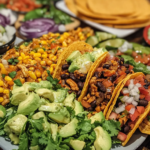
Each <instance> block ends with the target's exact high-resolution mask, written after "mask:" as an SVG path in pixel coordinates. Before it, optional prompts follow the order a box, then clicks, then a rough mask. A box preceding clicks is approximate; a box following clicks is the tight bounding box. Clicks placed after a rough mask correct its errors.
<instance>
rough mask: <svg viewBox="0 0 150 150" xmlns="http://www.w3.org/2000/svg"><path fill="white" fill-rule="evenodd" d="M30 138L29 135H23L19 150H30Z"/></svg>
mask: <svg viewBox="0 0 150 150" xmlns="http://www.w3.org/2000/svg"><path fill="white" fill-rule="evenodd" d="M28 144H29V143H28V136H27V133H23V134H22V135H20V137H19V149H18V150H27V149H28V147H29V146H28Z"/></svg>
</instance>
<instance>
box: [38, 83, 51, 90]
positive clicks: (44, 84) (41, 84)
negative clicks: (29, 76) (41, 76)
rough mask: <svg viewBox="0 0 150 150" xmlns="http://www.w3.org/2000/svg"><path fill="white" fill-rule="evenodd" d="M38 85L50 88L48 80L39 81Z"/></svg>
mask: <svg viewBox="0 0 150 150" xmlns="http://www.w3.org/2000/svg"><path fill="white" fill-rule="evenodd" d="M39 85H40V87H41V88H45V89H51V88H52V84H51V83H50V82H49V81H40V82H39Z"/></svg>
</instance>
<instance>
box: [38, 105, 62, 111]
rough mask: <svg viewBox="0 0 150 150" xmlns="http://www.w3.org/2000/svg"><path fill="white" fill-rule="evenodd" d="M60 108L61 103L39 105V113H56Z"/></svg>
mask: <svg viewBox="0 0 150 150" xmlns="http://www.w3.org/2000/svg"><path fill="white" fill-rule="evenodd" d="M62 106H63V104H62V103H47V104H46V105H41V106H40V107H39V111H46V112H58V111H59V110H60V109H61V108H62Z"/></svg>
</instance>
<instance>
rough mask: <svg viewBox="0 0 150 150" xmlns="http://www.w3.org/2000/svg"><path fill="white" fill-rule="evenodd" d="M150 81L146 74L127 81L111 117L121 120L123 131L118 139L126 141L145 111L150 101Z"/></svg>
mask: <svg viewBox="0 0 150 150" xmlns="http://www.w3.org/2000/svg"><path fill="white" fill-rule="evenodd" d="M149 85H150V82H149V81H148V80H147V78H146V77H145V76H144V75H138V76H137V77H136V78H134V79H130V80H128V81H127V82H126V84H125V85H124V87H123V89H122V90H121V92H120V95H119V97H118V99H117V101H116V104H115V106H114V109H113V112H112V113H111V114H110V116H109V119H114V120H117V121H119V122H120V124H121V132H120V134H121V135H120V134H118V139H120V140H121V141H125V140H126V137H127V134H128V133H129V132H130V131H131V130H132V129H133V128H134V126H135V124H136V122H137V120H138V118H139V116H140V115H141V114H143V113H144V112H145V108H146V106H147V105H148V101H150V86H149Z"/></svg>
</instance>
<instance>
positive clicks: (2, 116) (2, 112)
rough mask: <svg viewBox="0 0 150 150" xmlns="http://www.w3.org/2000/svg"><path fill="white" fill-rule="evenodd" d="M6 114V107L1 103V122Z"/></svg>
mask: <svg viewBox="0 0 150 150" xmlns="http://www.w3.org/2000/svg"><path fill="white" fill-rule="evenodd" d="M5 116H6V109H5V107H3V106H2V105H0V122H1V121H2V120H3V118H5Z"/></svg>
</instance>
